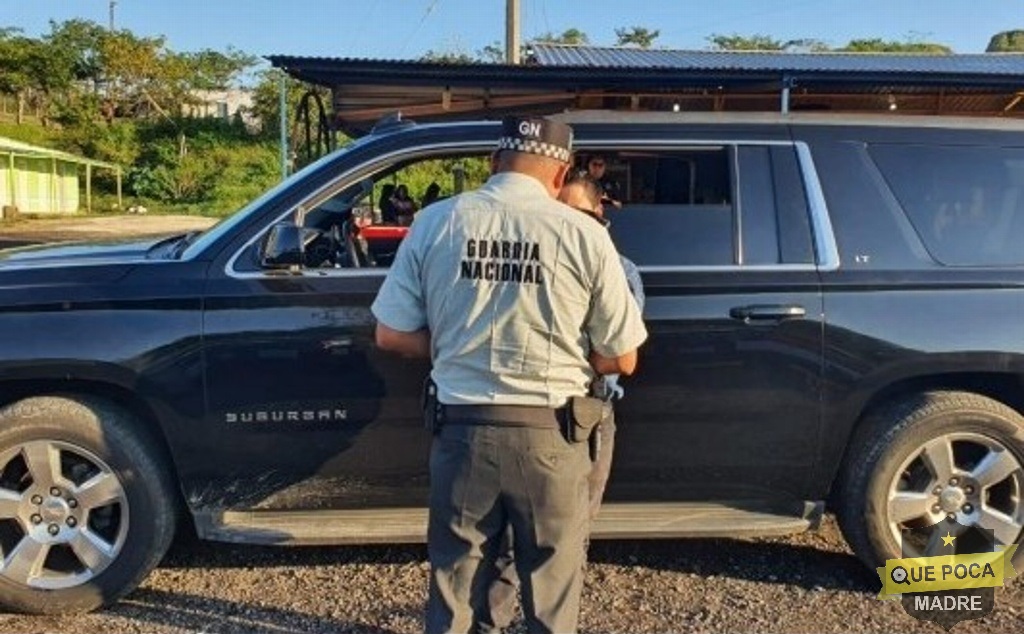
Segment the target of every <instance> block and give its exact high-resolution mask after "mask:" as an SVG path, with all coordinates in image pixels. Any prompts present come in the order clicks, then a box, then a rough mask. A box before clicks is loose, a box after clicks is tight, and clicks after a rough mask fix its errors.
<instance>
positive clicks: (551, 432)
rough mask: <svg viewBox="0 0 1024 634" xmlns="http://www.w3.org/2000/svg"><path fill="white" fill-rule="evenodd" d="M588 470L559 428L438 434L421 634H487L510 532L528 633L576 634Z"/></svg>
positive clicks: (583, 448) (584, 457)
mask: <svg viewBox="0 0 1024 634" xmlns="http://www.w3.org/2000/svg"><path fill="white" fill-rule="evenodd" d="M590 470H591V464H590V457H589V455H588V450H587V444H586V443H576V444H571V443H569V442H567V441H566V440H565V438H564V437H563V436H562V433H561V432H560V431H559V430H556V429H536V428H529V427H511V426H505V425H502V426H491V425H448V426H445V427H443V428H442V429H441V431H440V432H439V433H438V434H437V436H436V437H435V438H434V442H433V445H432V447H431V453H430V519H429V524H428V531H427V541H428V552H429V556H430V565H431V575H430V589H429V597H428V600H427V614H426V631H427V632H428V633H430V634H433V633H441V632H479V631H486V630H487V629H488V623H489V621H490V620H491V615H490V605H489V596H488V595H489V592H490V589H491V587H492V585H493V584H494V582H495V581H496V577H497V575H498V574H499V572H498V571H499V567H498V565H497V561H498V559H499V557H501V556H503V555H506V554H507V553H506V544H505V537H506V535H508V534H509V532H510V533H511V536H512V545H513V551H514V559H515V567H516V573H517V576H518V578H519V580H520V590H521V598H522V605H523V613H524V616H525V620H526V628H527V631H529V632H531V633H534V632H536V633H541V632H558V633H559V634H562V633H566V632H575V631H576V626H577V623H578V620H579V602H580V593H581V591H582V589H583V573H584V564H585V560H586V539H587V535H588V533H589V519H588V503H589V495H588V485H587V476H588V474H589V473H590Z"/></svg>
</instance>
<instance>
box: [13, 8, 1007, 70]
mask: <svg viewBox="0 0 1024 634" xmlns="http://www.w3.org/2000/svg"><path fill="white" fill-rule="evenodd" d="M520 4H521V10H522V33H523V36H524V37H527V38H528V37H530V36H535V35H538V34H540V33H544V32H553V33H560V32H561V31H563V30H565V29H568V28H577V29H580V30H582V31H584V32H585V33H587V35H589V37H590V41H591V43H592V44H608V45H610V44H613V43H614V42H615V29H616V28H617V27H627V26H633V25H637V26H643V27H646V28H649V29H659V30H660V31H661V36H660V37H659V38H658V40H657V41H656V42H655V44H656V46H661V47H666V48H683V49H703V48H706V47H707V46H708V43H707V39H706V38H707V37H708V36H709V35H712V34H716V33H717V34H742V35H750V34H754V33H761V34H766V35H770V36H772V37H775V38H778V39H780V40H790V39H798V38H815V39H819V40H824V41H825V42H827V43H829V44H832V45H834V46H841V45H843V44H845V43H846V42H847V41H849V40H851V39H855V38H872V37H881V38H884V39H899V40H902V39H907V38H908V37H909V38H915V39H922V40H928V41H936V42H941V43H944V44H947V45H949V46H952V48H953V50H954V51H956V52H958V53H981V52H984V50H985V46H986V45H987V44H988V40H989V38H990V37H991V36H992V35H993V34H995V33H997V32H999V31H1004V30H1008V29H1014V28H1017V29H1024V0H643V1H642V2H641V1H639V0H633V1H632V2H630V1H629V0H589V1H584V0H570V1H568V2H567V1H566V0H520ZM109 6H110V0H0V27H2V26H9V27H18V28H21V29H22V30H23V31H24V32H25V34H27V35H30V36H38V35H42V34H44V33H46V32H48V31H49V21H50V20H57V21H63V20H68V19H72V18H84V19H89V20H93V21H95V22H99V23H101V24H107V22H108V18H109ZM114 19H115V25H116V26H117V28H128V29H131V30H132V31H133V32H134V33H135V34H136V35H146V36H155V35H163V36H165V37H166V38H167V44H168V46H169V47H170V48H171V49H172V50H175V51H195V50H201V49H215V50H225V49H226V48H227V47H228V46H232V47H234V48H236V49H239V50H242V51H244V52H246V53H251V54H255V55H261V56H262V55H271V54H285V55H314V56H324V57H361V58H377V59H414V58H417V57H419V56H421V55H422V54H423V53H425V52H427V51H430V50H432V51H435V52H464V53H469V54H473V53H475V52H477V51H479V50H480V49H481V48H483V47H484V46H486V45H488V44H491V43H493V42H497V41H501V42H503V41H504V36H505V27H504V20H505V0H116V7H115V10H114Z"/></svg>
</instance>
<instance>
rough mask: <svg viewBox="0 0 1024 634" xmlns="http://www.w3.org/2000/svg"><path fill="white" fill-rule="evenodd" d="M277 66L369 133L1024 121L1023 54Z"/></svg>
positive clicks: (302, 60)
mask: <svg viewBox="0 0 1024 634" xmlns="http://www.w3.org/2000/svg"><path fill="white" fill-rule="evenodd" d="M268 59H270V61H271V62H272V63H273V64H274V66H276V67H278V68H282V69H284V70H285V71H286V72H288V73H289V74H290V75H292V76H293V77H296V78H298V79H300V80H303V81H306V82H309V83H313V84H317V85H320V86H326V87H329V88H330V89H331V90H332V94H333V106H334V117H335V125H336V126H337V127H338V128H340V129H342V130H343V131H345V132H347V133H349V134H354V135H359V134H362V133H365V132H366V131H367V130H369V128H370V127H372V125H373V123H374V122H375V121H376V120H378V119H379V118H380V117H382V116H384V115H386V114H389V113H392V112H395V111H399V110H400V111H401V112H402V113H403V114H404V115H406V116H408V117H411V118H415V119H418V120H424V121H443V120H451V119H460V118H461V119H465V118H481V117H488V118H491V117H498V116H501V115H503V114H506V113H522V114H527V113H529V114H550V113H555V112H562V111H565V110H575V109H595V108H603V109H626V110H675V109H679V110H683V111H778V110H780V108H781V107H782V105H781V104H782V103H786V104H789V107H791V108H792V109H794V110H829V111H833V112H885V113H890V112H892V111H893V110H897V111H898V112H897V113H898V114H954V113H955V114H965V115H1003V116H1014V117H1019V116H1024V105H1022V103H1021V102H1022V100H1024V54H1011V53H1004V54H998V53H986V54H983V55H888V54H870V53H806V54H801V53H777V52H763V53H762V52H718V51H678V50H662V49H655V50H650V49H647V50H644V49H635V48H608V47H593V46H578V47H577V46H563V45H551V44H535V45H533V46H532V50H531V55H530V56H529V57H528V63H527V64H524V65H520V66H511V65H506V64H487V63H468V64H449V63H437V62H419V61H398V60H373V59H353V58H323V57H294V56H284V55H275V56H271V57H269V58H268Z"/></svg>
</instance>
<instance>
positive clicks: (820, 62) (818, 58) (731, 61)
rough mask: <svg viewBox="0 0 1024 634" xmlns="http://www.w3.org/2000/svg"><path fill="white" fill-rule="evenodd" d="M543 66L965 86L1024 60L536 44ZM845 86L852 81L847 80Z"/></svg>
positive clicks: (1014, 72) (1022, 76)
mask: <svg viewBox="0 0 1024 634" xmlns="http://www.w3.org/2000/svg"><path fill="white" fill-rule="evenodd" d="M531 49H532V53H533V56H534V58H535V59H536V61H537V63H538V64H541V65H543V66H575V67H586V68H602V69H605V68H631V69H633V70H637V69H643V70H646V69H657V68H671V69H675V70H689V71H705V72H758V71H769V72H772V73H776V74H789V75H797V76H801V75H808V76H822V77H825V76H835V75H847V74H857V75H861V76H871V75H907V74H910V75H912V77H909V78H906V77H902V78H900V80H904V79H912V80H915V81H916V80H920V79H928V78H933V77H935V78H938V77H943V76H946V77H952V76H959V77H962V78H963V79H964V80H969V81H972V82H974V81H978V80H990V79H991V80H997V81H999V80H1002V79H1006V78H1009V79H1010V80H1011V81H1015V82H1017V83H1018V84H1019V83H1020V82H1024V54H1020V53H983V54H976V55H923V54H892V53H828V52H826V53H784V52H778V51H680V50H670V49H639V48H623V47H599V46H566V45H559V44H534V45H532V46H531ZM845 79H846V80H849V79H850V78H849V77H848V76H846V77H845Z"/></svg>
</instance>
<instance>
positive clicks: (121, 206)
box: [117, 165, 123, 213]
mask: <svg viewBox="0 0 1024 634" xmlns="http://www.w3.org/2000/svg"><path fill="white" fill-rule="evenodd" d="M122 208H123V205H122V204H121V166H120V165H118V166H117V211H118V213H121V212H122V211H123V209H122Z"/></svg>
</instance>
